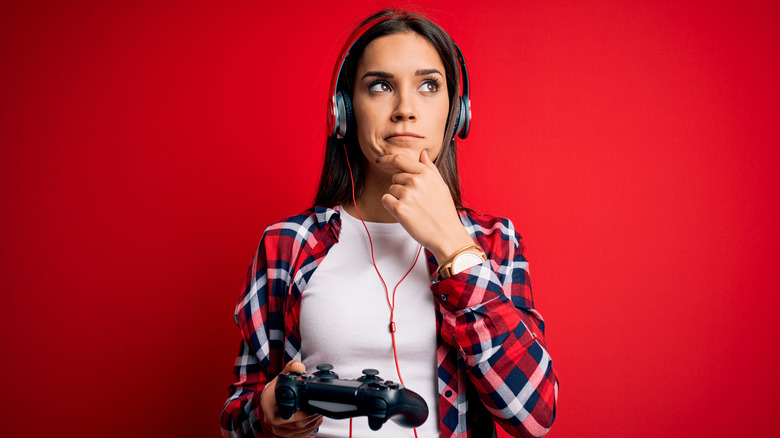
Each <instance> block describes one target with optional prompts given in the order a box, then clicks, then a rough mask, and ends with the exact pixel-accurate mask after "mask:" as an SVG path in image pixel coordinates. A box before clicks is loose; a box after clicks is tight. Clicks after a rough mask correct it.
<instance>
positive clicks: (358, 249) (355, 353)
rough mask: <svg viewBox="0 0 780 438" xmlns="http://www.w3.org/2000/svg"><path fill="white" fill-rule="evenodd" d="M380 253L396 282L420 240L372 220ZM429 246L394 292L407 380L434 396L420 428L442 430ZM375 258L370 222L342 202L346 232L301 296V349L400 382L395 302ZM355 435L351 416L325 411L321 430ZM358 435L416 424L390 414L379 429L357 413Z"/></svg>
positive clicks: (309, 358) (310, 368)
mask: <svg viewBox="0 0 780 438" xmlns="http://www.w3.org/2000/svg"><path fill="white" fill-rule="evenodd" d="M366 226H367V227H368V230H369V232H370V233H371V239H372V240H373V244H374V258H375V260H376V264H377V267H378V268H379V272H380V273H381V274H382V277H383V278H384V280H385V284H387V289H388V292H389V296H390V302H392V300H393V288H394V287H395V285H396V284H397V283H398V282H399V281H400V280H401V278H402V277H403V276H404V274H406V272H407V271H408V270H409V268H410V267H411V266H412V262H413V260H414V257H415V254H416V253H417V251H418V249H419V248H420V244H419V243H417V242H416V241H415V240H414V239H412V238H411V236H409V234H407V233H406V230H404V229H403V227H402V226H401V225H400V224H398V223H390V224H387V223H373V222H367V223H366ZM429 286H430V279H429V276H428V269H427V266H426V261H425V251H424V250H423V251H422V252H421V253H420V256H419V258H418V259H417V261H416V263H415V264H414V268H413V269H412V272H411V273H410V274H409V275H408V276H407V277H406V279H404V280H403V282H401V284H400V285H399V286H398V289H397V291H396V293H395V311H394V321H395V324H396V334H395V335H396V336H395V337H396V346H397V350H398V361H399V366H400V369H401V375H402V376H403V379H404V383H405V384H406V385H405V386H406V387H407V388H408V389H411V390H412V391H414V392H416V393H418V394H420V395H421V396H422V397H423V398H424V399H425V402H426V403H427V404H428V419H427V420H426V422H425V423H424V424H423V425H422V426H421V427H419V428H418V429H417V433H418V436H419V437H420V438H422V437H438V436H439V421H438V420H439V418H438V406H439V405H438V399H439V394H438V389H437V385H436V382H437V381H438V379H437V377H436V374H437V369H438V366H437V362H436V316H435V309H434V304H433V295H432V294H431V290H430V288H429ZM387 295H388V294H386V293H385V288H384V287H383V286H382V283H381V281H380V280H379V276H378V275H377V273H376V270H375V269H374V266H373V264H372V263H371V252H370V247H369V242H368V237H367V235H366V230H365V229H364V228H363V224H362V223H361V221H360V219H358V218H355V217H352V216H350V215H349V214H348V213H347V212H345V211H344V209H343V207H342V208H341V235H340V236H339V242H338V243H337V244H335V245H334V246H333V247H332V248H331V249H330V251H329V252H328V255H327V256H326V257H325V258H324V260H323V261H322V263H321V264H320V265H319V267H318V268H317V270H316V271H314V274H313V275H312V277H311V279H310V280H309V282H308V285H307V287H306V290H304V292H303V294H302V297H301V320H300V321H301V322H300V330H301V350H302V361H303V363H304V364H305V365H306V371H307V373H309V374H312V373H314V372H315V371H316V367H317V365H318V364H321V363H329V364H332V365H333V367H334V368H333V371H334V372H336V373H337V374H338V375H339V377H340V378H341V379H355V378H357V377H360V376H361V375H362V370H364V369H366V368H374V369H377V370H379V376H380V377H382V378H383V379H385V380H392V381H394V382H399V381H400V379H399V378H398V375H397V373H396V368H395V360H394V358H393V347H392V339H391V335H390V330H389V325H390V306H389V305H388V298H387ZM317 436H318V437H321V438H330V437H347V436H349V420H348V419H346V420H334V419H331V418H327V417H326V418H325V421H324V422H323V424H322V426H321V427H320V431H319V433H318V435H317ZM352 436H353V437H369V438H381V437H387V438H391V437H392V438H398V437H405V436H408V437H413V436H414V434H413V432H412V429H408V428H403V427H400V426H398V425H397V424H395V423H394V422H393V421H388V422H387V423H385V424H384V425H383V426H382V428H381V429H380V430H378V431H372V430H371V429H370V428H369V427H368V420H367V418H366V417H364V416H363V417H356V418H354V419H353V426H352Z"/></svg>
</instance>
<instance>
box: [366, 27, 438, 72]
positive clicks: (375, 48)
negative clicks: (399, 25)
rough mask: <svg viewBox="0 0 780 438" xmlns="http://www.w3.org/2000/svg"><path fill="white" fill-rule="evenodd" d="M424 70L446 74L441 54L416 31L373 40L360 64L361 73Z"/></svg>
mask: <svg viewBox="0 0 780 438" xmlns="http://www.w3.org/2000/svg"><path fill="white" fill-rule="evenodd" d="M421 69H437V70H439V71H440V72H442V74H443V73H444V65H443V64H442V62H441V58H440V57H439V53H438V52H437V51H436V48H435V47H433V44H431V43H430V42H429V41H428V40H426V39H425V38H424V37H422V36H420V35H419V34H417V33H414V32H404V33H394V34H391V35H385V36H381V37H379V38H377V39H375V40H373V41H371V42H370V43H369V44H368V45H367V46H366V48H365V50H364V51H363V56H361V57H360V61H359V62H358V66H357V71H358V77H360V73H361V72H366V71H374V70H380V71H386V72H391V73H392V72H394V71H395V72H398V73H401V72H407V71H410V72H414V71H417V70H421Z"/></svg>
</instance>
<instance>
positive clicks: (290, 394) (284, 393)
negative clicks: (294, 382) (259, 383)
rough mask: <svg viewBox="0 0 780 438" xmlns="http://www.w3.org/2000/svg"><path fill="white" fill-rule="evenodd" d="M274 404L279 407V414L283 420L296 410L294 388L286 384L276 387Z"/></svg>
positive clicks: (296, 403)
mask: <svg viewBox="0 0 780 438" xmlns="http://www.w3.org/2000/svg"><path fill="white" fill-rule="evenodd" d="M275 393H276V406H277V407H278V408H279V416H280V417H282V418H284V419H285V420H289V419H290V417H292V416H293V414H294V413H295V412H296V411H297V410H298V402H297V398H298V397H297V395H296V393H295V391H294V390H292V389H291V388H288V387H286V386H277V387H276V391H275Z"/></svg>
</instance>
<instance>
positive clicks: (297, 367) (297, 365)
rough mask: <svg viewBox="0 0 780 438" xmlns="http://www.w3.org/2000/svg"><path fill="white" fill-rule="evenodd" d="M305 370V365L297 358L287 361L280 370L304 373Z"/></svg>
mask: <svg viewBox="0 0 780 438" xmlns="http://www.w3.org/2000/svg"><path fill="white" fill-rule="evenodd" d="M305 372H306V365H304V364H303V362H301V361H297V360H291V361H289V362H287V365H285V366H284V369H283V370H282V373H283V374H284V373H305Z"/></svg>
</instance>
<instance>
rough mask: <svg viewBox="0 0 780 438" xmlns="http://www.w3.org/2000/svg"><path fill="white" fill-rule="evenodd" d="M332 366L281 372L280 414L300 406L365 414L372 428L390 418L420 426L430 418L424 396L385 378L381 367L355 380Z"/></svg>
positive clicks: (343, 414)
mask: <svg viewBox="0 0 780 438" xmlns="http://www.w3.org/2000/svg"><path fill="white" fill-rule="evenodd" d="M332 369H333V365H330V364H320V365H317V370H318V371H317V372H316V373H314V375H312V376H307V375H302V374H300V373H291V374H281V375H280V376H279V378H278V379H277V380H276V391H275V392H276V404H277V406H279V415H281V417H282V418H284V419H285V420H287V419H289V418H290V417H292V415H293V414H294V413H295V412H297V411H299V410H304V411H306V412H308V413H311V414H322V415H324V416H326V417H330V418H337V419H343V418H352V417H359V416H362V415H365V416H367V417H368V426H369V427H370V428H371V430H379V429H380V428H381V427H382V425H383V424H385V422H386V421H387V420H393V421H394V422H395V423H397V424H399V425H400V426H403V427H409V428H413V427H419V426H421V425H422V424H423V423H425V420H426V419H427V418H428V405H427V404H425V400H423V398H422V397H420V396H419V395H418V394H417V393H415V392H413V391H411V390H409V389H406V388H404V387H403V385H401V384H398V383H393V382H392V381H389V380H388V381H384V380H382V378H380V377H379V376H378V375H377V374H379V371H377V370H372V369H367V370H363V376H362V377H358V378H357V379H355V380H341V379H339V376H338V375H337V374H336V373H334V372H333V371H331V370H332Z"/></svg>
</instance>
